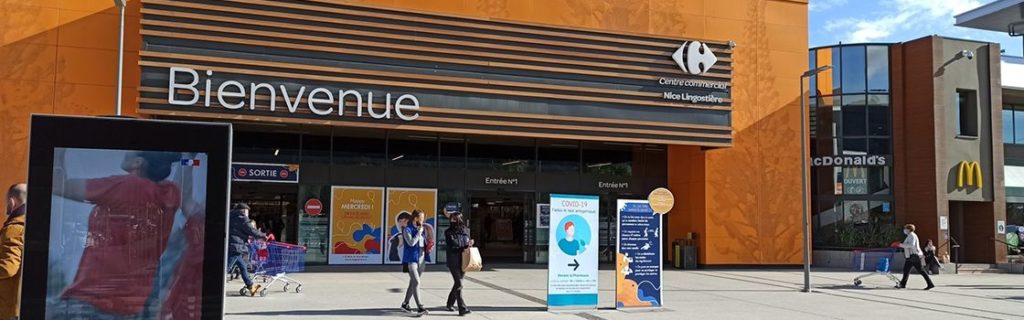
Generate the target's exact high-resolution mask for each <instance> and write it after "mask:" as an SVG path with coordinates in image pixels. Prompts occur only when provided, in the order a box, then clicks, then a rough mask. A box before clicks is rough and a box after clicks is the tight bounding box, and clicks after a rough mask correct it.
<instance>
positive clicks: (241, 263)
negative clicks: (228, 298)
mask: <svg viewBox="0 0 1024 320" xmlns="http://www.w3.org/2000/svg"><path fill="white" fill-rule="evenodd" d="M229 219H231V220H230V222H229V227H230V230H229V231H230V237H229V238H228V271H230V270H231V268H232V267H234V266H238V272H239V273H241V276H242V282H245V288H246V289H248V290H249V295H250V296H256V294H259V293H260V286H259V285H253V284H252V278H250V277H249V264H248V262H247V261H245V260H246V259H243V258H242V256H243V254H244V253H246V252H249V244H248V241H249V237H252V238H254V239H258V240H266V239H267V235H265V234H263V233H262V232H259V230H256V228H253V226H252V224H250V223H249V221H250V220H249V206H248V205H246V204H244V203H237V204H235V205H234V207H233V208H231V216H230V217H229Z"/></svg>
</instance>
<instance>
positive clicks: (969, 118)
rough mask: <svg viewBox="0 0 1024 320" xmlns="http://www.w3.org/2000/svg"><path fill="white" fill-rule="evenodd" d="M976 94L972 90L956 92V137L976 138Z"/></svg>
mask: <svg viewBox="0 0 1024 320" xmlns="http://www.w3.org/2000/svg"><path fill="white" fill-rule="evenodd" d="M977 100H978V94H977V93H976V92H975V91H974V90H960V89H958V90H956V118H957V121H959V124H958V125H957V131H956V135H957V136H962V137H977V136H978V101H977Z"/></svg>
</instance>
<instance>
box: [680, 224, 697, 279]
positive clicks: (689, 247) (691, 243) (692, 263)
mask: <svg viewBox="0 0 1024 320" xmlns="http://www.w3.org/2000/svg"><path fill="white" fill-rule="evenodd" d="M682 245H683V246H682V247H683V250H682V251H683V252H682V259H681V260H682V263H683V270H696V269H697V233H696V232H687V233H686V240H683V243H682Z"/></svg>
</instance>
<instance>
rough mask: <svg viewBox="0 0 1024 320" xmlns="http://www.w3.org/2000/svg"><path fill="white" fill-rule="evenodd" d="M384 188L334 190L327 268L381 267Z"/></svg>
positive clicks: (332, 190) (332, 191) (342, 188)
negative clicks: (331, 265)
mask: <svg viewBox="0 0 1024 320" xmlns="http://www.w3.org/2000/svg"><path fill="white" fill-rule="evenodd" d="M383 225H384V188H372V187H333V188H331V235H330V237H331V253H330V255H329V256H328V257H327V263H328V264H380V262H381V261H382V260H381V257H382V254H381V252H382V251H381V239H383V238H384V235H383V233H382V230H383V229H382V228H381V226H383Z"/></svg>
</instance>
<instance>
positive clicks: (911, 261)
mask: <svg viewBox="0 0 1024 320" xmlns="http://www.w3.org/2000/svg"><path fill="white" fill-rule="evenodd" d="M910 268H914V269H917V273H920V274H921V276H922V277H924V281H925V282H927V283H928V286H929V287H933V286H935V285H934V284H932V278H930V277H928V274H927V273H925V272H924V268H923V267H921V256H919V255H916V254H912V255H910V258H907V261H906V262H903V280H900V288H906V287H907V280H909V279H910Z"/></svg>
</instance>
